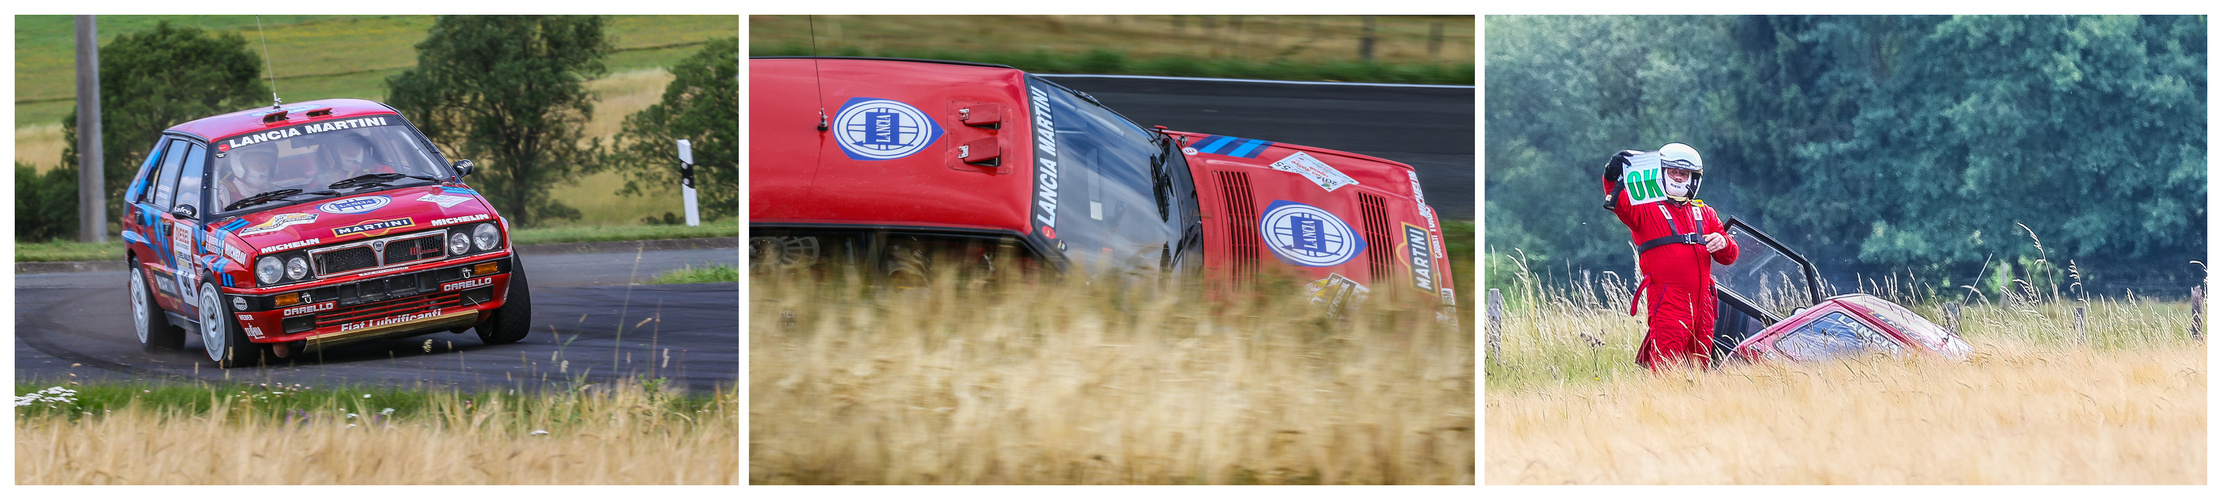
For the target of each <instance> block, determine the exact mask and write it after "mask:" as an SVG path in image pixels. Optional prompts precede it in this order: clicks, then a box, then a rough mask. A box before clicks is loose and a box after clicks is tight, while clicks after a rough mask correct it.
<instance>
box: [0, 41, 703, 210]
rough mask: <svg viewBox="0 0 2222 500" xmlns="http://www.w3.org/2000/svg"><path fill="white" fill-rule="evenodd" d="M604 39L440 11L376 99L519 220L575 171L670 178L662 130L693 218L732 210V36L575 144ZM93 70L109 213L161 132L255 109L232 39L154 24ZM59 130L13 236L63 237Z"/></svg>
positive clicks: (553, 205)
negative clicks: (465, 165)
mask: <svg viewBox="0 0 2222 500" xmlns="http://www.w3.org/2000/svg"><path fill="white" fill-rule="evenodd" d="M612 44H613V40H612V37H611V36H609V35H608V34H606V33H605V30H604V20H603V18H601V17H598V16H442V17H440V18H438V20H436V21H435V22H434V23H433V26H432V28H431V32H430V33H429V34H428V36H427V37H426V38H425V40H424V41H423V42H420V43H418V44H417V45H416V47H415V48H416V50H417V65H416V67H414V68H411V69H409V70H406V71H403V72H402V73H401V74H398V75H395V76H393V77H390V78H388V79H387V80H386V81H385V87H386V89H387V97H386V99H385V102H386V103H387V104H389V105H392V106H393V107H394V108H395V109H397V110H399V111H401V113H402V114H403V115H404V116H407V117H408V118H409V119H410V120H411V121H412V122H414V123H415V124H416V125H417V126H418V127H419V128H420V129H421V130H423V132H424V133H425V135H426V136H427V137H429V138H431V139H432V140H433V141H434V142H435V143H438V144H439V145H440V146H441V147H442V149H443V153H445V154H447V155H449V156H450V157H451V158H450V159H451V160H460V159H470V160H472V161H473V163H475V164H477V165H478V166H479V171H478V172H477V173H474V174H473V175H472V176H471V178H470V179H469V180H468V182H470V183H471V185H472V187H474V188H477V189H479V190H480V191H481V192H482V193H484V194H485V196H486V197H487V199H488V200H489V201H491V202H493V203H494V205H495V206H496V209H497V210H499V211H501V213H502V215H503V216H505V217H508V218H510V219H511V220H512V223H514V224H517V225H520V226H525V227H530V226H536V225H541V224H544V223H545V221H548V220H553V219H575V218H577V217H578V216H579V213H578V210H577V209H574V208H572V207H570V206H568V205H565V204H564V203H563V202H562V200H556V199H552V198H551V197H550V196H548V192H549V190H550V189H551V188H553V187H555V186H556V185H558V184H561V183H563V182H568V181H570V180H571V179H573V178H575V177H577V176H579V175H584V174H590V173H595V172H601V171H606V170H615V171H619V172H622V173H623V176H624V177H625V178H626V182H625V184H624V185H623V186H619V187H615V189H614V191H615V192H617V193H619V194H625V195H634V196H638V195H643V194H646V193H647V192H648V191H647V189H648V186H651V185H655V184H661V185H672V184H676V183H677V182H678V176H679V173H678V167H677V156H676V154H675V152H674V148H675V144H674V141H675V140H676V139H688V140H689V142H690V143H691V144H692V145H693V149H694V161H695V176H696V179H697V182H696V183H695V188H696V190H697V196H698V197H699V199H700V203H701V205H700V207H701V211H702V215H703V218H704V219H716V218H720V217H726V216H731V215H735V214H737V213H738V211H739V208H738V207H739V192H738V191H739V186H740V168H739V165H740V163H739V154H738V151H734V150H733V148H735V147H737V145H738V142H739V125H738V123H739V118H740V107H739V100H740V88H739V85H740V84H739V77H738V75H739V68H740V42H739V38H738V37H734V38H727V39H721V40H716V41H713V42H711V43H707V44H705V45H704V46H703V48H702V49H701V50H700V51H698V52H696V53H695V54H693V55H692V56H689V57H687V58H686V59H684V60H682V61H680V62H679V63H677V64H675V65H674V66H673V67H671V68H669V69H670V71H671V73H672V74H673V75H674V76H675V77H676V78H675V79H673V81H672V82H671V83H670V84H669V85H667V86H666V87H665V90H664V95H663V99H662V101H661V102H658V103H656V104H653V105H650V106H649V107H648V109H645V110H642V111H639V112H636V113H633V114H632V115H629V116H627V117H626V118H625V120H624V123H623V125H622V129H621V131H620V132H619V133H618V134H617V135H616V137H615V138H614V140H613V141H611V142H610V143H608V144H605V143H604V142H603V141H602V140H601V138H593V139H586V138H584V137H582V135H583V134H582V127H584V125H585V124H586V122H587V121H588V119H589V118H590V117H591V116H592V114H593V110H594V104H595V102H596V101H597V100H598V97H597V96H595V95H594V94H593V93H592V92H590V91H588V90H587V89H586V82H587V81H589V80H592V79H594V78H597V77H600V76H602V75H603V74H604V73H605V68H604V66H603V60H604V59H606V57H607V56H608V55H609V53H610V52H611V51H612V47H613V45H612ZM100 74H101V77H100V97H101V105H102V113H101V129H102V131H103V132H104V133H103V134H102V137H101V149H102V152H103V155H102V158H101V159H102V162H101V163H102V169H103V184H102V187H103V188H105V190H106V191H107V193H106V196H107V199H108V204H109V208H108V211H109V212H108V213H110V214H120V213H124V212H123V211H122V202H121V198H122V193H123V191H124V189H125V188H126V187H127V186H126V184H128V183H129V182H130V180H131V176H132V175H135V174H136V173H137V169H138V167H139V162H140V161H141V160H143V159H145V158H146V155H147V148H149V147H152V145H153V144H154V142H155V139H156V138H157V137H159V136H160V135H161V133H162V131H163V130H165V129H167V128H169V127H171V126H174V125H177V124H180V123H184V122H186V121H191V120H194V119H198V118H202V117H207V116H213V115H217V114H222V113H229V112H233V111H239V110H244V109H249V108H254V107H260V106H269V105H270V100H269V98H270V91H269V88H268V87H267V86H266V84H265V83H264V77H265V75H264V73H263V67H262V58H261V55H260V54H259V53H258V52H256V51H255V50H254V49H253V48H252V47H251V46H250V45H249V44H248V41H247V40H246V38H245V37H243V36H241V35H239V34H237V33H229V32H211V31H208V30H203V29H200V28H195V27H190V26H176V25H172V24H170V23H168V22H161V23H158V24H157V25H156V26H155V27H154V28H153V29H151V30H147V31H143V32H137V33H127V34H122V35H118V36H116V37H115V38H114V39H113V40H111V41H109V42H108V43H106V44H103V45H102V46H101V48H100ZM62 133H63V134H62V135H63V138H64V140H65V141H66V143H67V145H66V146H65V148H64V150H63V153H62V164H61V166H60V167H59V168H52V169H49V170H48V171H46V172H45V173H43V174H42V173H39V172H37V170H36V169H35V168H33V167H32V166H30V165H24V164H22V163H20V162H18V163H17V164H16V193H17V195H16V196H17V197H16V213H17V217H16V218H17V221H16V222H17V223H16V238H17V240H18V241H43V240H48V239H56V238H69V237H74V236H76V227H77V226H76V220H77V208H76V207H77V182H76V179H77V173H76V172H77V167H76V165H77V158H78V151H77V114H76V112H74V111H73V112H71V113H70V115H69V116H68V117H66V118H64V119H63V120H62ZM667 215H668V214H667ZM669 218H670V217H666V219H669Z"/></svg>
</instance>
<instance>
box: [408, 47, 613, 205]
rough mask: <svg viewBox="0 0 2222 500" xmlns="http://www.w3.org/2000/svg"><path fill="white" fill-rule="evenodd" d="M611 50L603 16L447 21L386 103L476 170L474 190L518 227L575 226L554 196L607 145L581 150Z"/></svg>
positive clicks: (594, 144)
mask: <svg viewBox="0 0 2222 500" xmlns="http://www.w3.org/2000/svg"><path fill="white" fill-rule="evenodd" d="M611 44H612V41H611V40H610V38H609V36H608V35H606V34H605V33H604V32H603V20H602V18H601V17H594V16H442V17H440V18H439V19H438V20H437V21H434V22H433V25H432V29H431V33H430V34H429V35H427V36H426V37H425V39H424V41H423V42H421V43H418V44H417V46H416V47H417V67H415V68H412V69H409V70H406V71H403V72H401V74H398V75H394V76H393V77H391V78H388V79H386V86H387V88H388V89H389V97H388V99H389V101H390V103H391V104H393V106H394V108H396V109H399V110H401V111H402V112H403V113H405V114H407V115H408V116H409V117H410V119H411V120H414V121H415V123H416V124H417V126H418V128H420V129H422V130H423V131H424V132H425V134H426V135H428V136H430V137H431V138H432V139H433V140H435V141H438V142H441V143H443V144H447V145H450V146H451V150H452V151H455V152H456V153H458V154H459V155H460V156H459V157H460V158H470V159H472V160H473V162H474V163H476V164H478V165H479V167H480V170H479V171H478V172H479V173H476V174H473V176H472V179H471V182H472V184H473V185H474V186H475V187H478V188H479V189H480V190H481V191H483V192H485V194H486V197H487V199H488V200H490V201H492V202H493V203H494V205H495V206H497V207H499V209H500V210H501V212H502V214H503V215H504V216H506V217H509V218H511V220H513V221H515V223H516V224H518V225H521V226H532V225H535V224H538V223H539V222H540V221H541V220H542V219H544V218H550V219H575V218H578V216H579V211H578V210H577V209H574V208H571V207H570V206H569V205H565V204H563V203H562V202H561V201H557V200H554V199H551V198H550V197H549V196H548V191H549V189H550V188H551V187H553V186H554V185H555V184H557V183H560V182H563V181H565V180H568V179H570V178H571V176H572V175H573V174H575V173H577V172H580V171H582V170H583V167H582V165H583V164H584V163H586V162H587V161H588V160H591V159H592V158H594V156H595V153H594V151H595V150H596V149H598V148H599V147H600V141H599V140H597V141H594V143H593V144H581V143H580V138H581V136H582V135H583V134H582V132H581V129H582V128H583V127H584V126H585V124H586V122H587V119H588V118H589V117H591V116H593V114H594V101H595V100H596V98H595V96H594V94H593V93H592V92H590V91H588V90H587V88H586V81H587V80H590V79H593V78H596V77H598V76H600V75H602V74H603V73H604V72H605V71H606V69H605V68H604V66H603V64H602V60H603V58H604V56H606V55H607V54H608V53H609V52H610V47H611Z"/></svg>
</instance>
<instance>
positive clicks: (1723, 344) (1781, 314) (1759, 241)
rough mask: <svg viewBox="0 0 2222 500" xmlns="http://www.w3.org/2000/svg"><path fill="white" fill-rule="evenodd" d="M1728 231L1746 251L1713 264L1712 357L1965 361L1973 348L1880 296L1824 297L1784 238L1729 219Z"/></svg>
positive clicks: (1816, 280)
mask: <svg viewBox="0 0 2222 500" xmlns="http://www.w3.org/2000/svg"><path fill="white" fill-rule="evenodd" d="M1726 226H1727V230H1728V231H1727V232H1728V235H1729V237H1731V238H1735V239H1736V244H1737V246H1738V247H1739V248H1742V249H1743V255H1741V256H1739V258H1738V260H1737V261H1736V263H1735V264H1732V265H1722V266H1714V267H1713V278H1714V282H1715V284H1714V287H1713V294H1714V297H1716V298H1718V299H1719V300H1720V307H1719V308H1718V310H1719V312H1718V316H1717V317H1716V318H1715V319H1714V322H1713V359H1714V360H1716V364H1718V363H1719V362H1722V361H1741V362H1754V361H1777V360H1789V361H1815V360H1822V359H1830V358H1836V357H1843V356H1858V355H1868V354H1873V353H1883V354H1888V355H1892V356H1905V355H1916V354H1926V355H1935V356H1941V357H1944V358H1947V359H1955V360H1964V359H1967V356H1968V355H1969V354H1970V353H1972V352H1973V349H1972V348H1971V347H1969V346H1968V344H1967V342H1966V341H1965V340H1962V339H1961V338H1960V336H1959V334H1957V333H1954V332H1952V331H1951V330H1948V329H1946V328H1944V327H1942V326H1938V325H1937V324H1936V323H1934V322H1930V321H1929V320H1928V319H1925V318H1922V317H1921V315H1919V314H1914V312H1913V311H1911V310H1908V309H1906V308H1905V307H1904V306H1900V305H1898V304H1896V303H1892V302H1890V301H1888V300H1884V299H1882V298H1881V297H1876V296H1873V295H1868V294H1864V293H1852V294H1843V295H1836V296H1832V297H1825V298H1822V296H1821V289H1822V285H1823V283H1822V282H1821V280H1820V278H1819V274H1818V273H1817V272H1815V270H1814V268H1813V263H1812V262H1810V261H1807V260H1806V259H1805V256H1803V255H1800V254H1798V253H1797V252H1794V251H1791V250H1790V249H1789V248H1788V247H1786V246H1783V245H1782V244H1781V243H1780V242H1779V241H1777V240H1775V239H1774V238H1772V237H1769V236H1767V235H1766V233H1763V232H1760V231H1759V230H1758V229H1755V228H1753V227H1751V225H1750V224H1748V223H1745V222H1744V221H1742V220H1738V219H1735V218H1730V219H1729V221H1728V224H1727V225H1726Z"/></svg>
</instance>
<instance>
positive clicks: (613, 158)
mask: <svg viewBox="0 0 2222 500" xmlns="http://www.w3.org/2000/svg"><path fill="white" fill-rule="evenodd" d="M740 54H741V47H740V38H738V37H735V38H727V39H723V40H715V41H712V42H710V43H708V44H706V45H704V46H703V47H702V50H701V51H699V52H696V53H694V55H692V56H688V57H687V58H686V59H685V60H682V61H679V63H678V64H677V65H674V66H672V67H671V74H672V76H673V77H674V78H673V79H672V81H671V84H670V85H667V86H665V87H664V96H663V102H660V103H656V104H651V105H649V106H648V108H647V109H643V110H640V112H637V113H633V114H632V115H631V116H627V117H625V124H624V126H623V129H622V130H621V131H619V132H618V133H617V141H616V149H615V151H613V152H612V154H611V155H610V157H609V159H608V160H607V161H606V162H605V163H604V165H608V166H612V167H616V168H620V169H622V170H623V171H624V172H625V186H624V188H622V189H619V190H618V191H617V193H618V194H622V195H627V196H639V195H644V194H647V193H649V192H651V191H653V190H657V189H659V188H660V187H668V186H673V185H676V184H678V183H679V168H678V165H677V163H678V162H677V160H675V159H674V158H675V157H674V156H673V155H674V154H675V153H674V148H675V147H677V144H676V142H675V141H677V140H679V139H686V140H687V143H688V145H689V146H690V147H691V148H692V149H693V153H694V163H695V173H694V175H695V191H696V193H695V194H696V195H697V196H698V197H699V198H700V202H701V207H702V208H701V210H702V215H703V217H704V218H709V219H715V218H719V217H724V216H728V215H733V214H736V213H739V211H740V208H739V207H740V185H741V178H740V161H739V159H740V155H739V154H738V149H737V148H738V147H739V146H740V145H739V141H740V125H739V123H740V117H741V102H740V101H741V90H740V69H741V56H740Z"/></svg>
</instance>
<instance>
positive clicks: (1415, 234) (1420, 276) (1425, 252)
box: [1398, 224, 1435, 292]
mask: <svg viewBox="0 0 2222 500" xmlns="http://www.w3.org/2000/svg"><path fill="white" fill-rule="evenodd" d="M1429 235H1430V233H1429V232H1428V231H1427V228H1424V227H1419V226H1414V225H1411V224H1405V225H1404V244H1403V245H1401V246H1403V247H1404V251H1403V252H1398V253H1401V254H1403V255H1404V263H1405V267H1407V268H1410V269H1411V270H1412V286H1413V287H1414V288H1418V289H1421V290H1426V291H1429V292H1434V291H1435V252H1434V251H1433V250H1431V249H1432V248H1434V239H1433V238H1430V237H1429Z"/></svg>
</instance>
